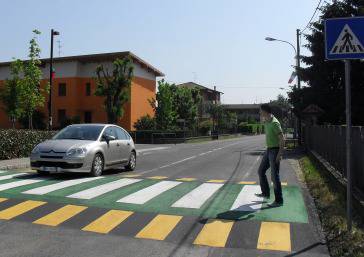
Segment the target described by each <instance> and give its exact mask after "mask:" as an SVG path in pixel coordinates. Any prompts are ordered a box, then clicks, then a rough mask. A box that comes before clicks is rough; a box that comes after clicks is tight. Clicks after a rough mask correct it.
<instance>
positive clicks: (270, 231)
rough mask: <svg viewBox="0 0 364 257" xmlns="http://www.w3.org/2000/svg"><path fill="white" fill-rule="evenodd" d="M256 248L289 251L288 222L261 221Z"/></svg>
mask: <svg viewBox="0 0 364 257" xmlns="http://www.w3.org/2000/svg"><path fill="white" fill-rule="evenodd" d="M257 248H258V249H261V250H275V251H286V252H290V251H291V233H290V224H289V223H281V222H262V224H261V226H260V232H259V238H258V245H257Z"/></svg>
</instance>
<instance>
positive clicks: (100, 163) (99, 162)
mask: <svg viewBox="0 0 364 257" xmlns="http://www.w3.org/2000/svg"><path fill="white" fill-rule="evenodd" d="M103 171H104V158H103V157H102V155H101V154H100V153H97V154H95V157H94V160H93V162H92V168H91V175H92V176H94V177H98V176H101V174H102V172H103Z"/></svg>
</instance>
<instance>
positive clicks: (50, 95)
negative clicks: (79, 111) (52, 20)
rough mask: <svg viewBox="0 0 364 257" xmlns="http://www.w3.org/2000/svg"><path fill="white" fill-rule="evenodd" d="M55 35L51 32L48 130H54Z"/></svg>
mask: <svg viewBox="0 0 364 257" xmlns="http://www.w3.org/2000/svg"><path fill="white" fill-rule="evenodd" d="M53 35H54V30H53V29H52V30H51V58H50V61H49V100H48V118H49V119H48V129H49V130H52V123H53V122H52V76H53Z"/></svg>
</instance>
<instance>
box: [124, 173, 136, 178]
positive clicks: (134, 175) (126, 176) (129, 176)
mask: <svg viewBox="0 0 364 257" xmlns="http://www.w3.org/2000/svg"><path fill="white" fill-rule="evenodd" d="M122 177H125V178H135V177H140V175H138V174H129V175H122Z"/></svg>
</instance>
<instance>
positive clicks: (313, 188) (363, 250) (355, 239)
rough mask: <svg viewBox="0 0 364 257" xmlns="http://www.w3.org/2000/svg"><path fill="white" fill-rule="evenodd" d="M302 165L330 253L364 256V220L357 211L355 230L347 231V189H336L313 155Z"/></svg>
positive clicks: (302, 159)
mask: <svg viewBox="0 0 364 257" xmlns="http://www.w3.org/2000/svg"><path fill="white" fill-rule="evenodd" d="M300 166H301V168H302V171H303V176H304V178H305V180H306V183H307V186H308V188H309V190H310V193H311V195H312V196H313V198H314V200H315V204H316V207H317V210H318V213H319V216H320V220H321V224H322V227H323V230H324V233H325V236H326V240H327V244H328V248H329V251H330V255H331V256H333V257H342V256H352V257H364V222H363V220H362V218H360V217H359V216H358V215H357V214H356V213H355V211H354V222H353V230H352V232H351V233H350V232H347V231H346V227H347V222H346V206H345V203H346V201H345V199H346V198H345V197H346V195H345V191H344V190H338V189H337V188H334V186H333V185H332V184H330V182H329V180H328V178H326V177H325V176H324V175H323V174H324V173H323V171H322V170H320V169H319V167H318V166H317V165H315V163H314V162H312V161H311V159H310V158H308V157H303V158H301V159H300Z"/></svg>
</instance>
